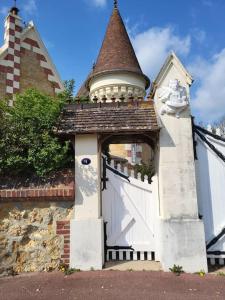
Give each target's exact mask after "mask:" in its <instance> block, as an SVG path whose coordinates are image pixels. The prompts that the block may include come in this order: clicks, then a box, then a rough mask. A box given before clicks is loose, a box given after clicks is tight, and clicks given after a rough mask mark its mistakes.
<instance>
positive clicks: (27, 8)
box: [22, 0, 37, 15]
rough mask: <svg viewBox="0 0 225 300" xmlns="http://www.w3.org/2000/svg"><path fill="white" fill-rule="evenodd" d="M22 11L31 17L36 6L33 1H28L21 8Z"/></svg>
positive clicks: (35, 10)
mask: <svg viewBox="0 0 225 300" xmlns="http://www.w3.org/2000/svg"><path fill="white" fill-rule="evenodd" d="M22 11H24V13H25V14H27V15H33V14H35V13H36V12H37V5H36V1H35V0H28V1H27V2H26V3H25V4H24V5H23V7H22Z"/></svg>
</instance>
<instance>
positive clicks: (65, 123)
mask: <svg viewBox="0 0 225 300" xmlns="http://www.w3.org/2000/svg"><path fill="white" fill-rule="evenodd" d="M158 130H159V124H158V121H157V117H156V113H155V108H154V102H153V101H152V100H148V101H132V102H114V103H112V102H111V103H87V104H71V105H67V106H66V107H65V108H64V110H63V111H62V114H61V116H60V119H59V123H58V126H57V128H56V133H57V134H62V135H65V134H66V135H72V134H79V133H120V132H137V131H142V132H143V131H144V132H146V131H158Z"/></svg>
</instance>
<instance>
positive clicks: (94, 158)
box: [75, 134, 101, 220]
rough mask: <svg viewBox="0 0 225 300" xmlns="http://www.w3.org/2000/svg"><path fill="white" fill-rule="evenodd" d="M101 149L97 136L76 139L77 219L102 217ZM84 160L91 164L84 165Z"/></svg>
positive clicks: (82, 136) (78, 136)
mask: <svg viewBox="0 0 225 300" xmlns="http://www.w3.org/2000/svg"><path fill="white" fill-rule="evenodd" d="M100 157H101V153H100V149H98V137H97V135H96V134H93V135H91V134H86V135H77V136H76V137H75V182H76V191H75V219H76V220H78V219H87V218H98V217H100V176H101V174H100V173H101V172H100ZM83 158H89V159H90V160H91V163H90V164H89V165H88V166H86V165H83V164H82V162H81V161H82V159H83Z"/></svg>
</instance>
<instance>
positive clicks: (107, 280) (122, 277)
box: [0, 271, 225, 300]
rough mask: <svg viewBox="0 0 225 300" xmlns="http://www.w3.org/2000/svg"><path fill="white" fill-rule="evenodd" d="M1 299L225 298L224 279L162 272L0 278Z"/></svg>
mask: <svg viewBox="0 0 225 300" xmlns="http://www.w3.org/2000/svg"><path fill="white" fill-rule="evenodd" d="M0 299H1V300H28V299H29V300H30V299H32V300H33V299H35V300H36V299H42V300H45V299H46V300H47V299H48V300H51V299H54V300H59V299H63V300H74V299H91V300H95V299H107V300H110V299H113V300H115V299H127V300H128V299H129V300H130V299H135V300H136V299H138V300H139V299H151V300H153V299H157V300H158V299H159V300H160V299H166V300H176V299H179V300H180V299H182V300H185V299H198V300H201V299H202V300H203V299H204V300H207V299H213V300H215V299H223V300H224V299H225V277H224V276H219V275H206V276H204V277H200V276H199V275H189V274H182V275H181V276H175V275H174V274H172V273H163V272H148V271H142V272H129V271H124V272H121V271H89V272H77V273H74V274H72V275H69V276H65V275H64V274H63V273H60V272H52V273H32V274H24V275H19V276H16V277H7V278H6V277H5V278H1V279H0Z"/></svg>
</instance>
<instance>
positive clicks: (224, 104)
mask: <svg viewBox="0 0 225 300" xmlns="http://www.w3.org/2000/svg"><path fill="white" fill-rule="evenodd" d="M189 69H190V71H191V73H192V74H193V75H194V77H195V79H196V81H197V82H198V87H197V90H196V92H195V94H194V97H193V101H192V107H193V108H194V109H195V110H196V112H197V113H198V114H199V117H200V119H201V120H202V121H203V122H206V123H209V122H213V121H216V120H218V119H220V118H221V117H223V116H224V115H225V84H224V80H225V79H224V74H225V48H224V49H223V50H222V51H221V52H220V53H218V54H216V55H214V56H213V57H212V59H211V60H209V61H207V60H204V59H200V58H198V59H197V60H196V61H195V62H194V63H193V64H192V65H191V66H189Z"/></svg>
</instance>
